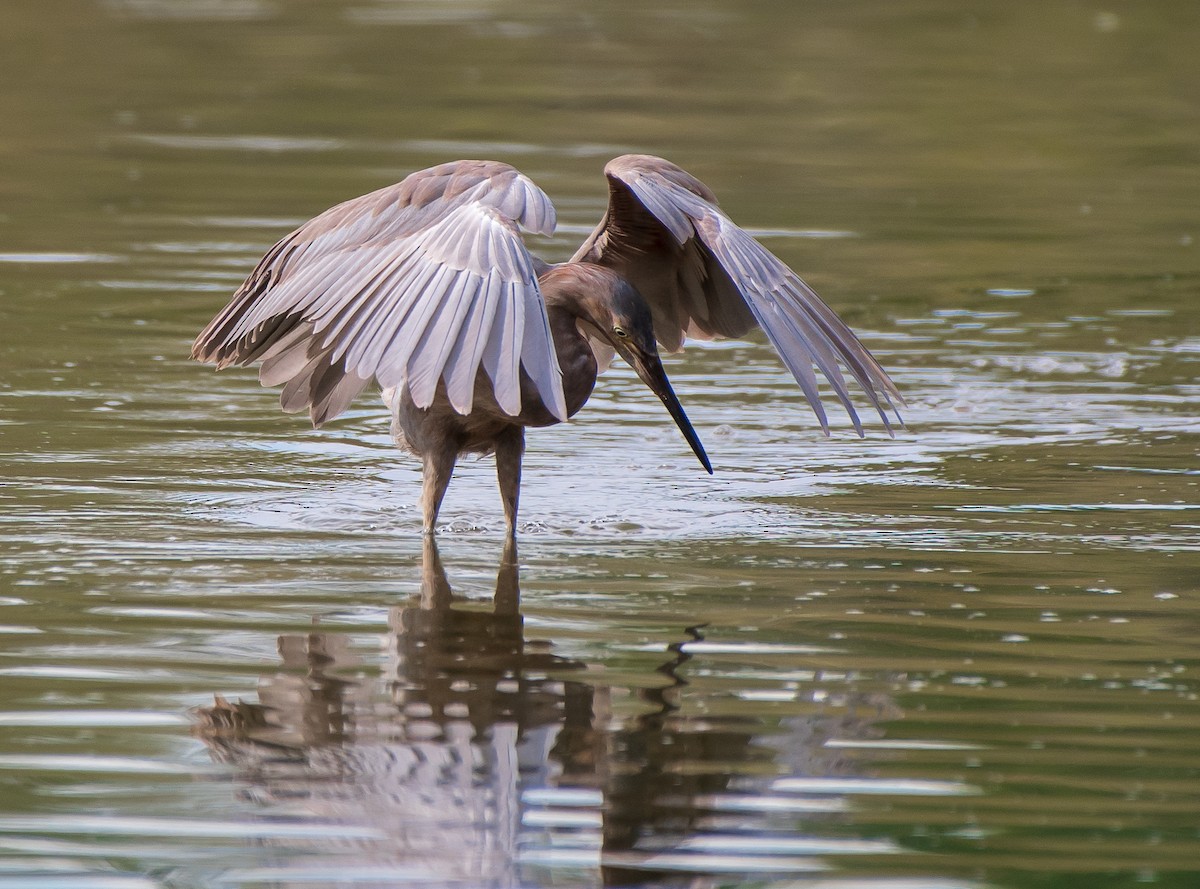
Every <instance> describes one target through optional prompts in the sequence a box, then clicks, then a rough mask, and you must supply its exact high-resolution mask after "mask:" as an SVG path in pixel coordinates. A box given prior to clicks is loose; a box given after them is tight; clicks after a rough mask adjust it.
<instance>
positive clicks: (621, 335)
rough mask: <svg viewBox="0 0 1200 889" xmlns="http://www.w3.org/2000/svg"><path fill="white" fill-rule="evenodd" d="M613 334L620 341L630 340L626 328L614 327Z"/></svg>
mask: <svg viewBox="0 0 1200 889" xmlns="http://www.w3.org/2000/svg"><path fill="white" fill-rule="evenodd" d="M613 334H614V335H615V336H616V337H617V338H618V339H622V340H624V339H628V338H629V334H628V333H626V331H625V328H624V327H614V328H613Z"/></svg>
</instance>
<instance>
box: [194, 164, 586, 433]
mask: <svg viewBox="0 0 1200 889" xmlns="http://www.w3.org/2000/svg"><path fill="white" fill-rule="evenodd" d="M518 226H520V227H524V228H525V229H527V230H530V231H536V232H541V233H546V234H548V233H550V232H552V231H553V230H554V227H555V213H554V207H553V205H552V204H551V203H550V199H549V198H548V197H547V196H546V195H545V194H544V193H543V192H542V191H541V189H539V188H538V187H537V186H536V185H534V184H533V183H532V182H531V181H530V180H529V179H528V178H526V177H525V176H523V175H522V174H520V173H519V172H517V171H516V170H515V169H513V168H512V167H510V166H508V165H506V164H501V163H496V162H493V161H455V162H452V163H449V164H442V165H440V166H437V167H432V168H430V169H428V170H422V171H420V172H418V173H414V174H412V175H411V176H409V177H408V178H407V179H405V180H404V181H403V182H400V183H398V184H396V185H392V186H389V187H387V188H384V189H380V190H379V191H376V192H372V193H371V194H368V195H364V196H362V197H360V198H356V199H354V200H352V201H347V202H346V203H344V204H339V205H338V206H336V207H333V208H331V209H329V210H327V211H326V212H324V213H322V214H321V215H320V216H317V217H316V218H314V219H313V220H311V221H309V222H308V223H306V224H305V225H303V226H301V227H300V228H299V229H297V230H296V231H294V232H292V233H291V234H289V235H288V236H287V237H285V238H283V239H281V240H280V241H279V242H278V243H277V244H275V246H273V247H272V248H271V250H269V251H268V252H267V254H266V255H265V256H264V257H263V258H262V259H261V260H260V261H259V263H258V265H257V266H256V267H255V269H254V271H253V272H252V273H251V274H250V276H249V277H248V278H247V279H246V281H245V283H244V284H243V285H242V286H241V287H240V288H239V289H238V291H237V292H236V293H235V294H234V296H233V298H232V299H231V301H230V302H229V304H228V305H227V306H226V307H225V308H224V309H222V311H221V312H219V313H218V314H217V316H216V317H215V318H214V319H213V320H212V322H211V323H210V324H209V325H208V326H207V327H206V328H205V329H204V331H203V332H201V334H200V336H199V337H197V339H196V342H195V344H194V346H193V349H192V355H193V357H194V358H197V359H199V360H201V361H206V362H210V363H214V364H216V365H217V366H218V367H225V366H227V365H229V364H249V363H253V362H256V361H260V362H262V367H261V370H260V379H261V381H262V382H263V384H264V385H271V386H275V385H283V387H284V389H283V393H282V395H281V403H282V404H283V406H284V408H285V409H286V410H302V409H304V408H305V407H307V408H309V409H310V413H311V415H312V418H313V422H314V423H317V424H318V425H319V424H320V423H321V422H324V421H325V420H327V419H331V418H333V417H335V416H337V415H338V414H339V413H341V412H342V411H344V410H345V409H346V407H347V406H348V405H349V404H350V401H351V400H352V399H353V398H354V396H355V395H357V393H358V392H359V391H361V389H362V388H363V387H364V386H365V385H366V384H367V383H368V382H369V381H370V380H371V379H372V378H374V379H375V380H376V381H377V382H378V383H379V384H380V385H381V386H382V387H384V388H387V387H397V386H401V385H406V386H407V388H408V390H409V391H410V392H411V393H412V394H413V397H414V400H415V401H416V403H417V404H418V405H419V406H422V407H425V406H428V405H429V404H431V403H432V402H433V399H434V398H435V397H436V395H437V392H438V391H439V387H440V386H441V385H442V384H443V383H444V384H445V386H446V388H447V393H448V395H449V396H450V398H451V404H452V405H453V406H454V408H455V410H458V411H460V412H464V413H465V412H467V411H469V410H471V406H472V400H473V396H474V384H475V378H476V376H477V374H478V371H479V369H480V368H481V367H482V368H483V369H484V370H485V371H486V372H487V374H488V377H489V378H490V379H491V380H492V381H493V385H494V387H495V389H496V400H497V403H499V404H500V406H501V408H502V409H503V410H505V411H506V412H507V413H509V414H512V415H515V414H518V413H520V411H521V378H522V377H521V371H522V369H524V370H525V371H526V373H527V375H528V379H529V380H531V381H532V383H533V385H534V387H535V388H536V390H537V394H538V396H539V397H540V398H541V400H542V401H543V403H544V404H545V405H546V406H547V407H548V408H549V409H550V410H551V412H553V413H554V414H555V415H556V416H558V417H559V418H560V419H564V420H565V419H566V416H567V412H566V405H565V399H564V397H563V393H562V373H561V370H560V369H559V365H558V357H557V354H556V353H555V350H554V342H553V339H552V338H551V336H550V326H549V321H548V319H547V317H546V307H545V303H544V301H543V299H542V294H541V291H540V289H539V287H538V283H537V280H538V276H537V268H538V265H537V263H536V261H535V260H534V259H533V257H532V256H530V254H529V252H528V250H527V249H526V247H525V245H524V242H523V241H522V239H521V235H520V230H519V228H518ZM505 337H509V338H510V339H508V340H507V341H506V340H505Z"/></svg>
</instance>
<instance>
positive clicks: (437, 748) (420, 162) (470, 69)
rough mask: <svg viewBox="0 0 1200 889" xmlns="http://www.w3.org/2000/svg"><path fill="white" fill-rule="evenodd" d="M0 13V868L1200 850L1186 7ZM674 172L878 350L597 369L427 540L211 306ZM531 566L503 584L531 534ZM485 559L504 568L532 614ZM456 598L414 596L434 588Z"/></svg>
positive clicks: (1198, 536) (965, 879) (279, 879)
mask: <svg viewBox="0 0 1200 889" xmlns="http://www.w3.org/2000/svg"><path fill="white" fill-rule="evenodd" d="M0 19H2V21H3V27H0V122H2V123H0V606H2V607H0V886H3V887H6V889H7V887H16V886H21V887H25V886H28V887H50V889H56V887H64V889H84V887H89V889H90V887H97V889H150V887H247V889H248V887H262V886H271V887H326V886H328V887H334V886H339V887H340V886H354V887H362V886H370V887H393V886H410V885H411V886H423V887H425V886H429V887H437V886H447V887H450V886H453V887H476V886H479V887H550V886H554V887H584V886H586V887H591V886H602V885H603V886H637V887H651V886H672V887H674V886H688V887H693V889H702V887H747V886H754V887H770V889H783V887H787V889H851V887H854V889H860V887H861V889H917V887H921V889H990V887H997V889H999V887H1005V889H1027V887H1029V889H1033V887H1036V889H1068V887H1069V889H1077V887H1078V889H1083V887H1087V889H1093V887H1111V889H1116V887H1127V886H1135V885H1143V884H1146V885H1158V886H1169V887H1192V886H1195V885H1197V883H1198V881H1200V752H1198V751H1197V744H1196V738H1197V732H1198V731H1200V704H1198V702H1197V690H1198V689H1200V677H1198V676H1197V667H1198V665H1200V648H1198V645H1200V555H1198V553H1197V549H1198V545H1200V516H1198V513H1197V509H1198V507H1200V498H1198V497H1197V480H1198V479H1200V464H1198V461H1197V450H1198V447H1200V419H1198V417H1197V414H1198V408H1200V398H1198V396H1200V389H1198V387H1197V382H1196V375H1197V367H1198V361H1200V323H1198V320H1197V319H1198V315H1197V312H1196V308H1195V305H1196V295H1197V289H1198V286H1200V247H1198V246H1197V244H1196V243H1195V241H1196V238H1197V237H1200V223H1198V221H1197V207H1198V206H1200V175H1198V173H1200V170H1198V168H1200V87H1198V86H1197V85H1198V84H1200V7H1197V5H1196V4H1195V2H1194V0H1157V2H1153V3H1139V4H1134V3H1128V2H1119V0H1075V2H1063V3H1054V2H1051V3H1032V2H1015V3H1005V4H1000V3H989V2H982V0H975V2H972V0H888V2H884V0H877V2H869V0H863V2H850V3H822V2H811V0H805V2H784V0H759V2H716V0H687V2H683V0H665V2H658V3H627V2H614V0H601V2H596V3H589V4H581V3H570V2H565V0H533V2H520V3H517V2H511V0H459V2H449V0H447V2H436V0H349V2H334V0H303V2H301V0H295V2H288V0H106V2H100V0H91V2H84V0H75V2H64V0H39V2H11V3H8V4H6V6H5V9H4V11H3V13H2V14H0ZM631 151H639V152H649V153H655V154H660V155H664V156H666V157H668V158H670V159H672V160H674V161H676V162H678V163H680V164H681V165H683V166H684V167H685V168H687V169H688V170H690V171H691V172H693V173H695V174H696V175H697V176H699V177H700V178H701V179H702V180H704V181H705V182H706V183H708V185H710V186H711V187H712V188H713V190H714V191H715V192H716V193H717V194H718V196H720V198H721V199H722V203H723V206H724V207H725V209H726V210H727V211H728V212H729V213H730V214H731V215H732V216H733V218H734V219H735V220H737V221H738V222H739V223H740V224H742V225H744V226H746V227H747V228H750V229H751V230H753V231H755V232H756V233H757V234H758V236H759V237H761V239H762V240H763V242H764V243H765V244H766V245H767V246H768V247H769V248H770V249H771V250H773V251H774V252H776V253H777V254H778V255H779V256H780V257H782V258H783V259H784V260H785V261H787V262H789V263H790V264H791V265H793V267H795V268H796V269H797V270H798V271H799V272H800V273H801V274H802V275H803V276H804V277H805V278H806V280H808V281H809V283H810V284H812V285H813V286H814V287H815V288H816V290H817V291H818V292H820V293H821V294H823V296H824V297H825V298H826V300H827V301H828V302H829V303H830V304H831V305H832V306H834V308H835V309H836V310H837V311H839V312H840V313H841V314H842V315H843V317H845V318H846V320H847V321H848V322H849V323H850V324H851V325H852V326H853V327H855V329H856V330H858V331H860V332H861V334H862V336H863V339H864V340H865V341H866V342H867V344H868V345H869V346H870V347H871V348H872V350H873V351H874V352H875V354H876V355H877V356H879V358H880V359H881V361H882V362H883V363H884V365H885V366H887V367H888V368H889V369H890V370H892V371H893V375H894V378H895V379H896V381H897V383H898V384H899V386H900V387H901V389H902V390H903V391H904V392H905V393H906V395H907V397H908V400H909V406H908V409H907V410H906V412H905V418H906V420H907V422H908V424H909V425H908V428H907V429H905V430H903V431H901V432H900V433H899V434H898V435H897V437H896V438H895V439H894V440H892V439H890V438H888V437H887V436H886V435H885V434H884V433H883V432H882V430H880V429H879V427H878V426H875V427H873V428H872V429H871V430H870V434H869V435H868V437H867V438H866V440H859V439H857V438H856V437H854V436H853V434H852V431H851V430H850V429H849V427H848V425H847V424H846V423H845V422H844V421H839V424H838V425H837V426H836V428H835V430H834V434H833V436H832V438H831V439H830V440H825V439H823V438H822V436H821V434H820V432H819V429H818V428H817V426H816V423H815V422H814V420H813V419H812V417H811V416H810V415H809V414H808V413H807V412H806V410H805V409H804V408H803V407H802V404H801V398H800V396H799V393H798V391H797V390H796V389H795V387H794V384H793V383H792V381H791V379H790V378H789V377H788V375H787V374H786V372H785V371H784V370H783V368H782V366H781V365H780V364H779V362H778V361H777V360H776V359H775V357H774V355H773V354H772V352H771V351H770V349H769V347H767V346H766V345H765V343H764V341H763V340H762V338H761V337H755V338H751V340H750V341H747V342H735V343H725V344H719V345H716V346H711V347H701V348H693V349H691V350H689V351H687V352H686V353H684V354H683V355H681V356H678V357H675V358H672V359H670V360H669V361H668V372H669V373H670V374H671V376H672V379H673V380H674V381H675V384H676V389H677V391H678V392H679V394H680V397H681V399H682V400H683V402H684V403H685V405H686V407H687V409H688V411H689V413H690V415H691V417H692V419H693V421H694V422H695V424H696V427H697V429H698V431H699V433H700V435H701V437H702V438H703V439H704V441H705V443H706V444H707V446H708V450H709V453H710V454H711V455H712V458H713V462H714V464H715V466H716V475H715V476H713V477H711V478H709V477H707V476H706V475H704V474H703V473H702V472H701V471H700V470H699V468H698V467H697V466H696V464H695V460H694V458H693V457H692V456H691V454H690V453H689V452H688V450H687V448H686V446H685V445H684V444H683V442H682V440H681V439H680V438H679V436H678V433H677V432H676V430H675V429H674V428H673V426H672V425H671V424H670V421H669V419H668V418H667V417H666V415H665V413H664V412H663V411H662V409H661V407H660V406H659V405H658V404H657V402H655V401H654V399H653V396H651V395H650V394H649V393H648V392H647V391H645V390H644V389H643V388H642V387H641V385H640V384H639V383H638V381H637V380H636V378H635V377H634V376H633V375H632V373H631V372H629V371H628V370H627V369H626V368H624V367H618V368H614V369H613V371H612V372H610V373H609V374H607V375H606V376H605V377H604V378H603V380H602V383H601V385H600V386H599V388H598V391H597V393H596V395H595V396H594V397H593V399H592V401H591V402H590V403H589V405H588V407H587V408H586V409H585V410H584V412H583V413H582V414H581V415H580V416H579V417H578V418H577V420H576V421H573V422H572V423H570V424H568V425H567V426H565V427H561V428H557V429H551V430H546V431H543V432H536V433H533V434H531V436H530V447H529V453H528V456H527V461H526V474H525V479H526V480H525V485H524V493H523V498H522V518H523V522H522V527H521V535H520V551H519V554H516V553H511V552H509V553H505V552H504V549H503V533H502V530H503V519H502V516H501V511H500V506H499V500H498V497H497V495H496V493H495V491H494V485H493V477H492V466H491V464H490V462H489V461H486V460H485V461H479V462H473V461H468V462H466V463H465V464H464V465H463V466H462V467H461V468H460V472H459V474H458V478H457V480H456V482H455V484H454V485H452V486H451V489H450V494H449V497H448V499H447V503H446V506H445V508H444V509H443V513H442V516H443V520H444V522H445V523H446V528H445V530H444V531H443V533H442V535H441V536H440V551H434V550H432V549H431V548H429V547H423V544H422V539H421V536H420V533H419V518H418V516H417V512H416V509H415V502H416V496H417V493H418V488H419V485H418V477H419V474H418V468H417V466H416V464H415V463H414V461H412V460H411V459H408V458H405V457H403V456H402V455H400V454H398V453H397V452H395V451H394V450H393V449H392V447H391V444H390V442H389V438H388V434H387V418H386V416H385V413H384V412H383V410H382V409H381V408H380V406H379V405H378V404H377V403H376V401H375V400H374V399H373V398H363V399H361V400H360V401H359V402H358V403H357V404H356V406H355V408H354V409H353V410H352V411H351V412H350V414H349V415H348V416H347V417H346V418H345V419H344V420H342V421H339V422H337V423H334V424H331V426H329V427H328V428H326V429H323V430H321V431H319V432H314V431H313V430H312V429H311V428H309V426H308V424H307V422H306V420H305V419H304V418H303V417H295V416H292V417H289V416H284V415H282V414H280V412H279V411H278V405H277V400H276V397H275V395H274V393H271V392H265V391H263V390H260V389H259V387H258V385H257V382H256V381H255V379H254V375H253V374H252V373H250V372H245V371H232V372H227V373H223V374H220V375H214V374H213V373H212V372H211V370H209V369H207V368H202V367H199V366H196V365H194V364H191V363H189V362H188V360H187V353H188V350H189V346H190V342H191V339H192V338H193V337H194V335H195V334H196V332H197V331H198V330H199V329H200V327H201V326H202V325H203V324H204V323H205V322H206V321H207V319H208V318H209V317H211V316H212V315H213V314H214V313H215V312H216V310H217V309H218V308H219V307H220V306H221V305H223V304H224V302H225V300H226V299H227V297H228V295H229V294H230V292H231V291H232V290H233V288H235V287H236V286H237V284H238V283H239V282H240V280H241V279H242V278H243V277H244V276H245V274H246V273H247V272H248V271H249V269H250V268H251V267H252V265H253V263H254V262H255V260H256V259H257V258H258V256H260V255H261V254H262V253H263V252H264V251H265V250H266V248H267V247H268V246H270V244H271V243H272V242H273V241H275V240H276V239H277V238H278V237H280V236H282V235H283V234H284V233H286V232H287V231H288V230H289V229H290V227H293V226H294V225H296V224H298V223H299V222H301V221H303V220H304V219H307V218H308V217H310V216H312V215H314V214H315V213H317V212H319V211H320V210H322V209H324V208H325V207H327V206H329V205H331V204H333V203H335V202H337V201H339V200H343V199H345V198H348V197H352V196H354V195H357V194H360V193H363V192H366V191H369V190H372V189H374V188H377V187H380V186H382V185H385V184H388V183H390V182H393V181H396V180H398V179H400V178H401V177H403V176H404V175H406V174H407V173H408V172H410V171H412V170H415V169H419V168H421V167H425V166H428V165H430V164H433V163H438V162H441V161H444V160H450V159H454V158H459V157H485V158H492V159H497V160H504V161H508V162H510V163H513V164H515V165H516V166H518V167H519V168H520V169H521V170H522V171H524V172H525V173H527V174H528V175H530V176H531V177H532V178H533V179H534V180H535V181H536V182H538V183H539V184H540V185H541V186H542V187H543V188H544V189H545V190H546V191H547V192H548V193H549V194H550V195H551V197H552V198H553V199H554V201H555V203H556V205H557V207H558V210H559V218H560V221H561V225H560V228H559V231H558V233H557V234H556V235H555V236H554V237H553V238H550V239H537V240H536V243H535V244H534V246H535V249H536V250H537V251H538V252H539V253H540V254H541V255H542V256H544V257H545V258H547V259H549V260H552V261H556V260H562V259H565V258H566V257H568V256H569V255H570V254H571V252H573V250H574V247H575V245H576V244H578V243H579V241H580V240H581V239H582V238H583V236H584V234H585V233H586V232H587V231H588V230H590V228H591V227H592V226H593V225H594V224H595V222H596V220H597V219H598V218H599V216H600V214H601V212H602V211H603V207H604V201H605V188H604V181H603V178H602V176H601V169H602V167H603V164H604V163H605V161H607V160H608V159H609V158H610V157H613V156H616V155H618V154H621V153H624V152H631ZM518 563H519V571H518V568H517V565H518ZM518 586H519V595H518ZM451 590H452V592H451Z"/></svg>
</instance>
